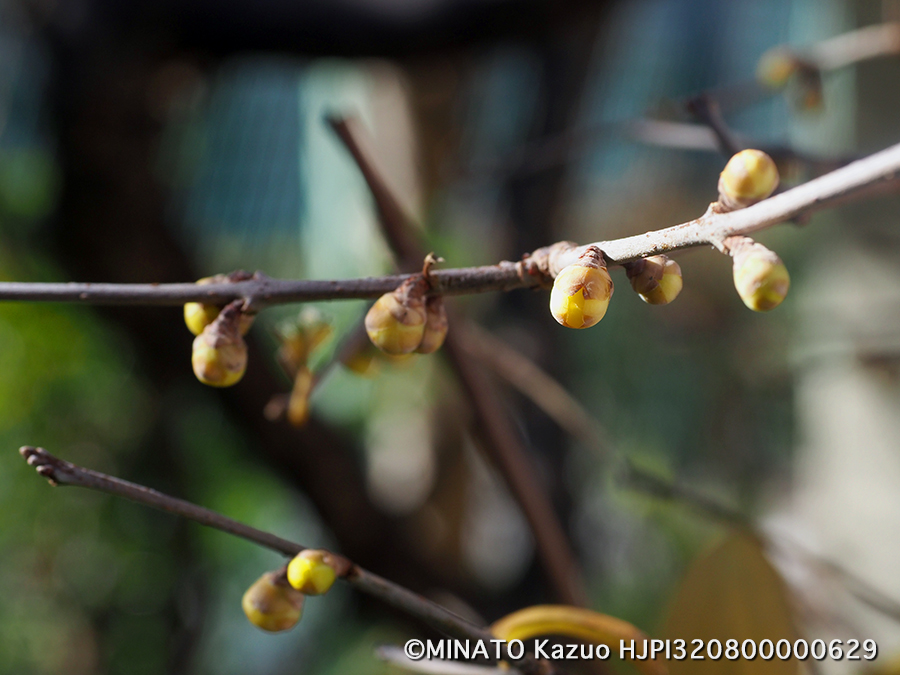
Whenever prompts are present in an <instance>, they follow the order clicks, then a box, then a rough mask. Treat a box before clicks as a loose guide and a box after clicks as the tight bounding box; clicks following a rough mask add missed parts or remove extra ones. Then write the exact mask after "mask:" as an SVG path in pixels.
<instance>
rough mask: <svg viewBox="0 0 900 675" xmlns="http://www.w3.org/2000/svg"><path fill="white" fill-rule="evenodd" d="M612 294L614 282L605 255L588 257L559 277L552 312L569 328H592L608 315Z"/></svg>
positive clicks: (565, 268)
mask: <svg viewBox="0 0 900 675" xmlns="http://www.w3.org/2000/svg"><path fill="white" fill-rule="evenodd" d="M589 252H590V251H589ZM598 260H599V262H598ZM612 294H613V282H612V279H611V278H610V276H609V272H607V271H606V266H605V265H604V264H603V262H602V254H600V253H599V251H596V252H595V253H593V254H592V255H588V254H585V255H583V256H582V257H581V258H580V259H579V260H578V262H575V263H573V264H571V265H569V266H567V267H564V268H563V269H562V270H560V272H559V274H557V275H556V279H555V280H554V281H553V290H552V291H550V313H551V314H552V315H553V318H554V319H556V320H557V321H558V322H559V323H560V324H562V325H563V326H566V327H567V328H590V327H591V326H593V325H594V324H596V323H597V322H599V321H600V319H602V318H603V316H604V315H605V314H606V309H607V308H608V307H609V299H610V298H611V297H612Z"/></svg>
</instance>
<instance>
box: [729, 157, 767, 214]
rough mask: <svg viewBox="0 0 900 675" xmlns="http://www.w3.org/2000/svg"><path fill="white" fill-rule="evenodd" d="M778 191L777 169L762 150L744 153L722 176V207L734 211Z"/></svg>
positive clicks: (733, 159) (730, 164)
mask: <svg viewBox="0 0 900 675" xmlns="http://www.w3.org/2000/svg"><path fill="white" fill-rule="evenodd" d="M777 187H778V168H777V167H776V166H775V162H774V161H772V158H771V157H769V156H768V155H767V154H766V153H764V152H762V151H761V150H741V151H740V152H739V153H737V154H736V155H734V156H733V157H732V158H731V159H729V160H728V164H726V165H725V168H724V169H723V171H722V173H721V174H720V175H719V204H720V205H721V206H722V207H724V210H727V211H734V210H737V209H743V208H745V207H747V206H750V205H752V204H755V203H756V202H759V201H762V200H763V199H765V198H766V197H768V196H769V195H770V194H772V193H773V192H774V191H775V188H777Z"/></svg>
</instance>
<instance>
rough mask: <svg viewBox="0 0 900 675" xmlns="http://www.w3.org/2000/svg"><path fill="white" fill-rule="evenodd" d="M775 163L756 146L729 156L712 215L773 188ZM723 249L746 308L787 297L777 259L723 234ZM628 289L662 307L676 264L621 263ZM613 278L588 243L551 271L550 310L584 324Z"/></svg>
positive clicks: (598, 313) (605, 299) (564, 320)
mask: <svg viewBox="0 0 900 675" xmlns="http://www.w3.org/2000/svg"><path fill="white" fill-rule="evenodd" d="M778 180H779V177H778V169H777V168H776V166H775V162H773V161H772V159H771V158H770V157H769V156H768V155H767V154H765V153H764V152H761V151H759V150H743V151H741V152H739V153H737V154H736V155H734V156H733V157H732V158H731V159H730V160H729V161H728V164H726V166H725V169H724V170H723V171H722V173H721V174H720V176H719V186H718V187H719V200H718V202H716V203H715V204H713V207H712V210H713V211H715V212H718V213H724V212H727V211H734V210H737V209H742V208H745V207H747V206H750V205H752V204H755V203H756V202H759V201H761V200H763V199H765V198H766V197H768V196H769V195H771V194H772V193H773V192H774V191H775V188H776V187H778ZM723 249H724V250H725V251H726V252H727V253H728V254H729V255H731V256H732V259H733V274H734V285H735V288H736V289H737V292H738V295H740V297H741V300H743V301H744V304H745V305H746V306H747V307H749V308H750V309H752V310H754V311H757V312H763V311H768V310H770V309H773V308H775V307H777V306H778V305H779V304H781V301H782V300H784V298H785V296H786V295H787V292H788V288H789V287H790V277H789V275H788V272H787V268H785V266H784V263H782V262H781V259H780V258H779V257H778V256H777V255H776V254H775V253H774V252H772V251H770V250H769V249H767V248H766V247H765V246H763V245H762V244H759V243H757V242H755V241H753V240H752V239H750V238H749V237H729V238H728V239H726V240H725V242H724V246H723ZM624 267H625V273H626V275H627V276H628V279H629V281H630V282H631V287H632V288H633V289H634V291H635V292H636V293H637V294H638V295H639V296H640V297H641V299H642V300H643V301H644V302H646V303H648V304H651V305H666V304H668V303H670V302H672V301H673V300H674V299H675V298H676V297H677V296H678V294H679V293H680V292H681V289H682V286H683V280H682V276H681V267H679V265H678V263H676V262H675V261H674V260H670V259H669V258H667V257H666V256H664V255H656V256H651V257H648V258H642V259H640V260H636V261H634V262H629V263H625V264H624ZM612 294H613V282H612V279H611V278H610V276H609V272H608V271H607V269H606V261H605V259H604V257H603V252H602V251H601V250H600V249H599V248H597V247H596V246H589V247H587V249H586V250H585V252H584V253H582V254H581V256H580V257H579V259H578V260H577V261H576V262H574V263H572V264H571V265H568V266H566V267H564V268H563V269H562V270H560V272H559V274H557V275H556V279H555V280H554V282H553V290H552V291H551V292H550V313H551V314H552V315H553V318H554V319H556V320H557V322H559V323H560V324H562V325H563V326H566V327H568V328H589V327H591V326H593V325H595V324H597V323H598V322H599V321H600V320H601V319H602V318H603V317H604V316H605V315H606V310H607V309H608V307H609V301H610V298H612Z"/></svg>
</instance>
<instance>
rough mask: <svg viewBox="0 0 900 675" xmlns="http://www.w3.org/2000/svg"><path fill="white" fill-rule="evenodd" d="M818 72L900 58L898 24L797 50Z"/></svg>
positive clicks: (861, 29) (839, 36)
mask: <svg viewBox="0 0 900 675" xmlns="http://www.w3.org/2000/svg"><path fill="white" fill-rule="evenodd" d="M796 53H798V54H801V55H802V56H803V58H804V59H805V60H806V61H808V62H809V63H811V64H813V65H815V66H816V67H817V68H819V70H837V69H839V68H845V67H847V66H850V65H853V64H855V63H861V62H862V61H868V60H870V59H874V58H878V57H881V56H894V55H898V54H900V23H882V24H877V25H874V26H866V27H864V28H857V29H856V30H852V31H849V32H847V33H843V34H841V35H836V36H835V37H832V38H828V39H827V40H822V41H821V42H817V43H816V44H814V45H812V46H810V47H807V48H806V49H798V50H796Z"/></svg>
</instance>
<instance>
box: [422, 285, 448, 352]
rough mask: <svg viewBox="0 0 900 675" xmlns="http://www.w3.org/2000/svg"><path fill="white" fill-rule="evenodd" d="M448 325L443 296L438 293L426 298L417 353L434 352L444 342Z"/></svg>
mask: <svg viewBox="0 0 900 675" xmlns="http://www.w3.org/2000/svg"><path fill="white" fill-rule="evenodd" d="M448 327H449V324H448V323H447V310H446V309H445V308H444V300H443V298H441V296H439V295H435V296H432V297H430V298H428V300H426V301H425V333H424V335H423V336H422V342H421V343H420V344H419V346H418V347H416V351H417V352H418V353H419V354H431V353H433V352H436V351H437V350H438V349H440V348H441V345H442V344H444V338H446V337H447V329H448Z"/></svg>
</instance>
